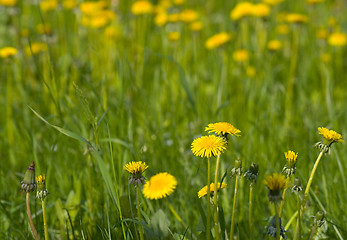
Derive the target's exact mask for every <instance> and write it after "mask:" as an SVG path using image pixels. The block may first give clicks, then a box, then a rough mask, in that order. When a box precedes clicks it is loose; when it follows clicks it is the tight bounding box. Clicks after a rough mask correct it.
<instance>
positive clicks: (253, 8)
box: [230, 2, 270, 21]
mask: <svg viewBox="0 0 347 240" xmlns="http://www.w3.org/2000/svg"><path fill="white" fill-rule="evenodd" d="M269 14H270V7H269V6H268V5H267V4H264V3H258V4H253V3H251V2H240V3H238V4H237V5H236V6H235V8H234V9H233V10H232V11H231V12H230V18H231V19H232V20H234V21H236V20H239V19H241V18H243V17H246V16H253V17H265V16H268V15H269Z"/></svg>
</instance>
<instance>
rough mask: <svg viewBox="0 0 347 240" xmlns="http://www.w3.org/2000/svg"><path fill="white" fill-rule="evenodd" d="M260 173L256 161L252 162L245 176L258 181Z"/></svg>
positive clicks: (252, 180)
mask: <svg viewBox="0 0 347 240" xmlns="http://www.w3.org/2000/svg"><path fill="white" fill-rule="evenodd" d="M258 175H259V166H258V164H256V163H252V164H251V166H250V167H249V168H248V169H247V170H246V172H245V174H244V176H245V177H246V178H247V179H248V180H249V181H250V182H251V183H256V182H257V180H258Z"/></svg>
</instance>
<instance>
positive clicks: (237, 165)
mask: <svg viewBox="0 0 347 240" xmlns="http://www.w3.org/2000/svg"><path fill="white" fill-rule="evenodd" d="M231 174H232V175H236V181H235V191H234V200H233V211H232V214H231V226H230V238H232V239H233V238H234V225H235V211H236V199H237V193H238V187H239V178H240V176H241V175H242V161H241V160H240V159H236V160H235V167H234V168H233V169H232V170H231Z"/></svg>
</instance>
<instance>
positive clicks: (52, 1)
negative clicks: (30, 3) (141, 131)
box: [40, 0, 58, 12]
mask: <svg viewBox="0 0 347 240" xmlns="http://www.w3.org/2000/svg"><path fill="white" fill-rule="evenodd" d="M57 6H58V1H57V0H44V1H41V2H40V8H41V10H42V11H43V12H47V11H50V10H54V9H56V7H57Z"/></svg>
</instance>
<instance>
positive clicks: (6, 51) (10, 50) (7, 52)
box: [0, 47, 18, 58]
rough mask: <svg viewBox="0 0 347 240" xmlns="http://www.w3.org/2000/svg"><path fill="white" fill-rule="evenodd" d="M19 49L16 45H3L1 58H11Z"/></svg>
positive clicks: (0, 51) (0, 50) (0, 53)
mask: <svg viewBox="0 0 347 240" xmlns="http://www.w3.org/2000/svg"><path fill="white" fill-rule="evenodd" d="M17 53H18V50H17V49H16V48H14V47H3V48H0V57H1V58H10V57H13V56H15V55H17Z"/></svg>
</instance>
